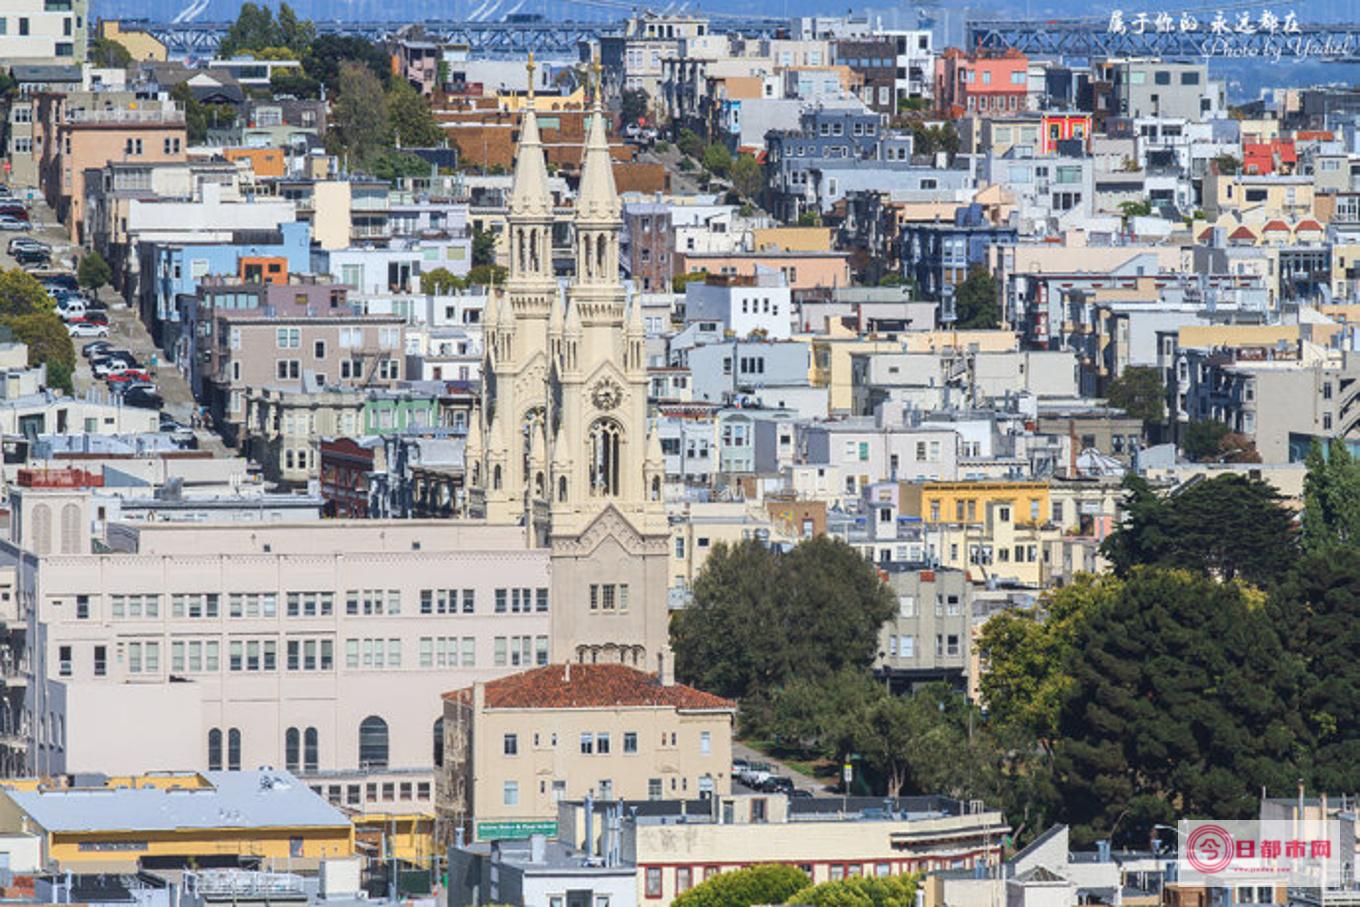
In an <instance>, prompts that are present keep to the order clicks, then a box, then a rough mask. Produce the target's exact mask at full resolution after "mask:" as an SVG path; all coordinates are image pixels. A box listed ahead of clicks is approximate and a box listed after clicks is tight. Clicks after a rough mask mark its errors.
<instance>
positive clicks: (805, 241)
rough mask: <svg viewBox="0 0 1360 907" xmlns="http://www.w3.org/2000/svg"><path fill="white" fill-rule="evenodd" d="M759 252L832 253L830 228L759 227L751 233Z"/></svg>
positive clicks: (753, 243)
mask: <svg viewBox="0 0 1360 907" xmlns="http://www.w3.org/2000/svg"><path fill="white" fill-rule="evenodd" d="M751 240H752V245H753V247H754V248H755V250H756V251H757V252H830V251H831V250H832V248H833V246H832V244H831V228H830V227H757V228H756V229H754V230H752V231H751Z"/></svg>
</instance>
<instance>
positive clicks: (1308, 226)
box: [1294, 218, 1322, 232]
mask: <svg viewBox="0 0 1360 907" xmlns="http://www.w3.org/2000/svg"><path fill="white" fill-rule="evenodd" d="M1294 229H1295V230H1317V231H1318V232H1322V224H1320V223H1318V222H1317V221H1315V220H1313V219H1312V218H1308V219H1306V220H1301V221H1299V222H1298V223H1297V224H1295V225H1294Z"/></svg>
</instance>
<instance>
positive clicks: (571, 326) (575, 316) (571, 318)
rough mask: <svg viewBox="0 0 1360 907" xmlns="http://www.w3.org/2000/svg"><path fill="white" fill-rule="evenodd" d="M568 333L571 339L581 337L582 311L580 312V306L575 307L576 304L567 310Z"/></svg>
mask: <svg viewBox="0 0 1360 907" xmlns="http://www.w3.org/2000/svg"><path fill="white" fill-rule="evenodd" d="M566 333H567V336H569V337H580V336H581V313H580V311H579V306H577V305H575V304H572V305H571V306H570V307H569V308H568V309H567V330H566Z"/></svg>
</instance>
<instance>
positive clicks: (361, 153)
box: [327, 63, 391, 168]
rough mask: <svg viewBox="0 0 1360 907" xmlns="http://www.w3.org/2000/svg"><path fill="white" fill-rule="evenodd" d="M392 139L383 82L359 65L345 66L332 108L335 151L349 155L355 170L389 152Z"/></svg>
mask: <svg viewBox="0 0 1360 907" xmlns="http://www.w3.org/2000/svg"><path fill="white" fill-rule="evenodd" d="M390 137H391V121H390V120H389V118H388V111H387V95H386V94H385V93H384V91H383V86H382V82H381V81H379V80H378V77H377V76H375V75H373V73H372V71H371V70H369V69H368V68H367V67H365V66H363V65H361V64H359V63H345V64H343V65H342V66H341V67H340V79H339V88H338V91H337V92H336V97H335V101H334V102H333V103H332V105H331V128H330V130H329V131H328V132H327V138H328V139H329V140H330V141H331V142H332V143H333V145H334V147H335V150H337V151H340V152H343V153H344V154H346V155H348V157H349V164H350V167H351V168H362V167H365V166H367V165H369V164H370V163H371V162H372V160H373V158H374V157H376V156H377V155H378V154H379V153H380V152H382V151H385V150H387V146H388V142H389V139H390Z"/></svg>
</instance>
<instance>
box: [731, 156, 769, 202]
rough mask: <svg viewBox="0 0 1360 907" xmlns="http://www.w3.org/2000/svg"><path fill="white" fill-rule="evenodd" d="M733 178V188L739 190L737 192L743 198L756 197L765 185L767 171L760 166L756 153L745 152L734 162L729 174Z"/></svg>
mask: <svg viewBox="0 0 1360 907" xmlns="http://www.w3.org/2000/svg"><path fill="white" fill-rule="evenodd" d="M728 175H729V176H730V178H731V180H732V188H733V189H736V190H737V194H738V195H740V196H741V197H742V198H755V197H756V196H757V195H758V194H760V189H761V187H762V186H764V185H765V173H764V170H763V169H762V168H761V166H760V162H759V161H757V160H756V159H755V156H754V155H750V154H743V155H741V156H739V157H738V158H737V159H736V160H735V161H733V162H732V168H731V170H730V171H729V174H728Z"/></svg>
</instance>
